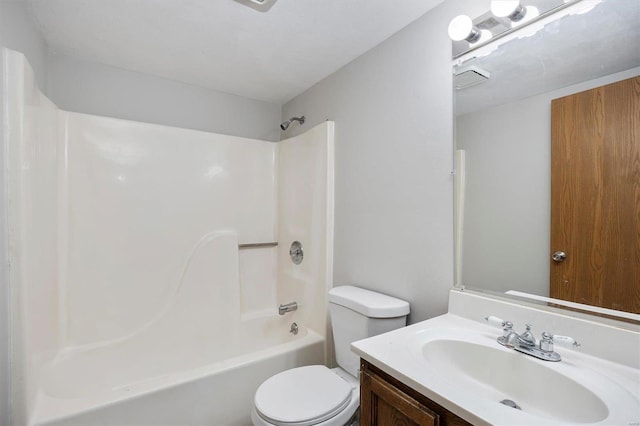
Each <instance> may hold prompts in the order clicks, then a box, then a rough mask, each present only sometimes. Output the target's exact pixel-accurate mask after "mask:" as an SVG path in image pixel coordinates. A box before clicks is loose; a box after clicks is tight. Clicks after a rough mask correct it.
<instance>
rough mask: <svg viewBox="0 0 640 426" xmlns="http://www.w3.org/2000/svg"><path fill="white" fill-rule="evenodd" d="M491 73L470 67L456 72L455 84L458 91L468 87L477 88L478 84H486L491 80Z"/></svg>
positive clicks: (473, 66)
mask: <svg viewBox="0 0 640 426" xmlns="http://www.w3.org/2000/svg"><path fill="white" fill-rule="evenodd" d="M489 77H491V73H490V72H489V71H486V70H483V69H481V68H478V67H476V66H475V65H471V66H468V67H464V68H460V69H458V70H456V71H455V72H454V79H453V81H454V84H455V87H456V90H462V89H466V88H467V87H471V86H475V85H476V84H480V83H484V82H485V81H487V80H489Z"/></svg>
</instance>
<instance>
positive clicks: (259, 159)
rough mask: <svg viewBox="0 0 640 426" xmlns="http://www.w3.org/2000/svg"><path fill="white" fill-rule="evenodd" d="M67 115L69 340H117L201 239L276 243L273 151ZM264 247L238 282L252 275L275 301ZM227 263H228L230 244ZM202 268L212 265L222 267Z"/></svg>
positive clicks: (256, 144) (153, 308) (158, 304)
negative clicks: (217, 236) (229, 236)
mask: <svg viewBox="0 0 640 426" xmlns="http://www.w3.org/2000/svg"><path fill="white" fill-rule="evenodd" d="M67 116H68V122H67V125H68V148H67V149H68V165H69V166H68V188H69V194H68V200H69V201H68V203H69V204H68V218H69V220H68V227H67V231H68V234H67V235H68V237H67V238H68V260H67V264H68V265H69V266H68V278H67V280H66V282H65V286H66V291H65V292H64V293H65V294H66V299H65V301H64V302H65V306H66V310H67V318H68V323H67V330H66V331H67V335H66V341H67V343H68V344H73V345H80V344H89V343H95V342H101V341H108V340H113V339H118V338H122V337H125V336H127V335H130V334H131V333H132V332H135V330H138V329H140V328H141V327H144V326H145V324H147V323H148V322H149V321H151V320H153V318H154V317H156V316H157V315H158V314H159V313H161V312H162V311H163V309H165V307H166V306H167V304H170V303H171V302H172V301H171V299H172V298H173V297H175V294H176V289H177V287H178V286H179V285H180V283H181V279H182V276H183V274H184V273H185V271H186V268H187V265H188V264H189V262H190V260H191V259H193V258H194V256H196V257H197V255H198V250H200V248H197V246H198V243H199V242H200V241H201V240H202V239H203V238H205V237H206V236H207V235H210V234H211V233H215V232H219V231H224V230H230V231H232V232H235V233H237V238H238V240H239V242H240V243H253V242H268V241H274V240H275V238H276V235H275V212H276V206H275V200H276V193H275V191H276V188H275V152H276V145H275V144H272V143H268V142H264V141H258V140H251V139H245V138H239V137H232V136H224V135H218V134H211V133H205V132H198V131H193V130H185V129H178V128H172V127H165V126H159V125H151V124H145V123H138V122H131V121H124V120H118V119H111V118H105V117H98V116H91V115H83V114H76V113H67ZM274 251H275V250H274V249H260V250H259V251H258V253H253V255H254V256H257V257H256V258H255V259H250V258H247V259H242V260H244V262H243V263H244V265H241V268H240V269H241V270H245V271H247V275H246V276H244V277H242V276H241V281H242V279H243V278H247V279H248V280H251V279H252V278H253V279H256V278H258V277H257V276H259V279H260V280H262V284H264V285H265V286H266V287H267V288H270V289H271V290H270V291H271V292H272V293H273V289H274V288H275V286H274V283H275V270H273V269H274V268H273V267H272V266H271V265H273V264H274V263H275V262H274V258H273V256H275V253H274ZM229 255H231V256H233V257H234V258H236V262H237V257H238V250H237V247H236V248H235V250H234V252H233V253H229ZM209 261H210V263H211V267H213V268H215V267H216V265H215V262H216V261H221V260H220V259H214V258H212V259H210V260H209ZM219 266H220V268H222V267H224V266H226V265H219ZM254 266H256V267H257V270H256V269H255V268H254ZM265 269H266V270H265ZM256 275H257V276H256ZM192 278H193V279H194V280H195V281H196V282H197V280H198V277H192ZM243 284H245V285H249V284H250V283H249V282H246V280H245V282H243ZM196 285H208V283H199V284H196ZM214 285H215V284H214ZM238 291H239V290H238ZM267 296H268V295H267ZM219 303H220V304H222V305H224V304H225V303H227V301H224V300H221V301H219ZM252 308H256V307H255V306H248V307H247V309H252ZM212 309H214V307H212ZM272 309H275V308H274V307H273V305H272Z"/></svg>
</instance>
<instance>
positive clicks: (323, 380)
mask: <svg viewBox="0 0 640 426" xmlns="http://www.w3.org/2000/svg"><path fill="white" fill-rule="evenodd" d="M351 399H352V386H351V385H350V384H349V383H347V381H346V380H344V379H343V378H341V377H339V376H338V375H337V374H335V373H334V372H332V371H331V370H329V369H328V368H327V367H325V366H324V365H311V366H306V367H299V368H294V369H291V370H287V371H284V372H282V373H279V374H276V375H275V376H272V377H270V378H269V379H268V380H266V381H265V382H264V383H262V385H260V387H259V388H258V390H257V391H256V395H255V399H254V406H255V409H256V412H257V414H258V415H259V416H260V417H261V418H263V419H264V420H265V421H266V422H268V423H270V424H273V425H281V426H285V425H286V426H292V425H296V426H308V425H314V424H317V423H321V422H323V421H325V420H328V419H330V418H332V417H334V416H336V415H337V414H338V413H340V412H341V411H343V410H344V409H345V408H346V407H347V406H348V405H349V403H350V402H351Z"/></svg>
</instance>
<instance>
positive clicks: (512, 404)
mask: <svg viewBox="0 0 640 426" xmlns="http://www.w3.org/2000/svg"><path fill="white" fill-rule="evenodd" d="M500 404H504V405H506V406H507V407H511V408H515V409H516V410H522V408H520V406H519V405H518V404H516V403H515V402H513V401H512V400H510V399H503V400H502V401H500Z"/></svg>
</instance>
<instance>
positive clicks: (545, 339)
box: [540, 331, 580, 352]
mask: <svg viewBox="0 0 640 426" xmlns="http://www.w3.org/2000/svg"><path fill="white" fill-rule="evenodd" d="M554 343H560V344H567V345H573V346H574V347H576V348H577V347H580V343H578V342H576V341H575V339H574V338H572V337H569V336H555V335H553V334H551V333H548V332H546V331H545V332H543V333H542V340H541V341H540V349H541V350H543V351H545V352H553V344H554Z"/></svg>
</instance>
